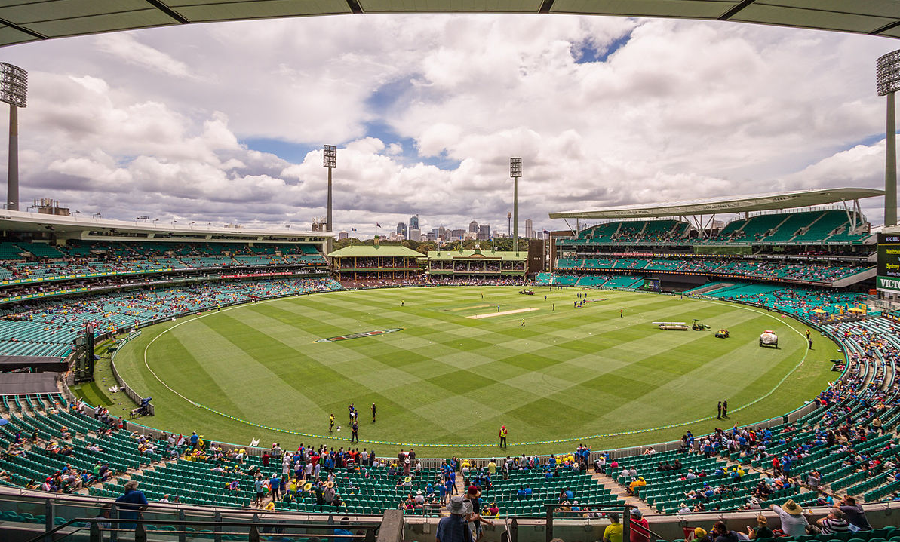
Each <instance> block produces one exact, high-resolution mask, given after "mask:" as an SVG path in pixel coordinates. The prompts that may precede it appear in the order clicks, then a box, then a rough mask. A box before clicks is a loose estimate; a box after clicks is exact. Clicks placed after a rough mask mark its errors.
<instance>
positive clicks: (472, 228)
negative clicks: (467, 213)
mask: <svg viewBox="0 0 900 542" xmlns="http://www.w3.org/2000/svg"><path fill="white" fill-rule="evenodd" d="M469 231H472V232H477V231H478V222H476V221H474V220H473V221H471V222H469Z"/></svg>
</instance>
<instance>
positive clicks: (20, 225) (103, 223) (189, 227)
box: [0, 210, 334, 242]
mask: <svg viewBox="0 0 900 542" xmlns="http://www.w3.org/2000/svg"><path fill="white" fill-rule="evenodd" d="M0 231H11V232H22V233H47V232H53V233H54V234H56V235H57V236H60V237H68V238H74V239H77V238H82V239H88V238H91V239H96V238H98V237H103V236H108V237H117V236H119V237H131V238H132V240H135V241H137V240H140V239H141V238H143V239H144V240H150V239H156V240H160V241H163V240H165V241H171V240H173V238H175V237H177V238H182V239H184V240H189V239H190V240H198V239H199V240H203V238H209V240H218V241H221V240H234V241H273V240H278V241H284V242H290V241H292V240H293V241H306V240H309V239H310V238H316V239H323V238H327V237H334V234H333V233H326V232H308V231H307V232H304V231H302V230H293V229H290V228H286V227H283V226H282V227H279V228H262V227H261V228H259V229H256V228H245V227H242V226H233V227H224V226H213V225H211V224H198V223H195V222H183V223H177V222H175V223H170V222H162V223H159V222H153V221H150V220H149V219H144V220H133V221H131V220H111V219H108V218H93V217H89V216H81V215H78V214H75V215H70V216H59V215H50V214H43V213H31V212H25V211H8V210H2V211H0Z"/></svg>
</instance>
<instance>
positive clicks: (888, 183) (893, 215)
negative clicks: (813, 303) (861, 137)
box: [10, 92, 897, 226]
mask: <svg viewBox="0 0 900 542" xmlns="http://www.w3.org/2000/svg"><path fill="white" fill-rule="evenodd" d="M895 94H896V93H895V92H891V93H890V94H888V95H887V116H886V118H885V134H884V135H885V164H884V225H885V226H894V225H896V224H897V142H896V139H897V138H896V135H895V134H896V131H897V130H896V128H895V126H894V123H895V120H894V119H895V113H894V96H895ZM10 138H12V136H10Z"/></svg>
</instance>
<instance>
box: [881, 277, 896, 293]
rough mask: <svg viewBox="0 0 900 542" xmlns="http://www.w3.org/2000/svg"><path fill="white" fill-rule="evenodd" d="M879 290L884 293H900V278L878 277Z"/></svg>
mask: <svg viewBox="0 0 900 542" xmlns="http://www.w3.org/2000/svg"><path fill="white" fill-rule="evenodd" d="M878 289H879V290H881V291H883V292H884V291H886V292H898V293H900V278H893V277H878Z"/></svg>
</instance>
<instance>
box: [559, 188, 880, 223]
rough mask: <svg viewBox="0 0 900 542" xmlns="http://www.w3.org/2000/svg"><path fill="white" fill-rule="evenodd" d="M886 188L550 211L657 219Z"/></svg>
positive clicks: (830, 199)
mask: <svg viewBox="0 0 900 542" xmlns="http://www.w3.org/2000/svg"><path fill="white" fill-rule="evenodd" d="M883 195H884V190H878V189H874V188H828V189H823V190H801V191H796V192H783V193H772V194H759V195H756V196H739V197H735V198H720V199H705V200H693V201H685V202H676V203H669V204H666V205H651V206H645V205H627V206H625V207H617V208H609V209H597V210H593V211H565V212H559V213H550V218H587V219H603V218H656V217H663V216H693V215H709V214H718V213H745V212H751V211H777V210H782V209H793V208H795V207H812V206H813V205H827V204H829V203H838V202H842V201H853V200H857V199H864V198H873V197H876V196H883Z"/></svg>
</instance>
